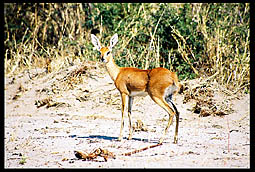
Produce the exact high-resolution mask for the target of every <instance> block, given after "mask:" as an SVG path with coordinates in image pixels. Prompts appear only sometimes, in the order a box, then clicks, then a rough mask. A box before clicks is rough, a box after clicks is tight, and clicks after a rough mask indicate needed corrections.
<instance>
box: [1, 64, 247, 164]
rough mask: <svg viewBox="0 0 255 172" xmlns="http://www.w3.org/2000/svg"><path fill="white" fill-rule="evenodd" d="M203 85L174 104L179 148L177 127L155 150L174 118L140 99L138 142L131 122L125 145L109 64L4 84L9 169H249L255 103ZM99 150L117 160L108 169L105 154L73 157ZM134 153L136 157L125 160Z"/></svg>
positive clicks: (192, 85)
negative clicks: (131, 131)
mask: <svg viewBox="0 0 255 172" xmlns="http://www.w3.org/2000/svg"><path fill="white" fill-rule="evenodd" d="M202 81H203V80H202V79H197V80H192V81H187V82H186V84H187V88H186V92H185V90H184V93H183V94H179V95H177V96H176V98H175V99H176V100H175V102H176V106H177V108H178V110H179V111H180V125H179V127H180V128H179V140H178V144H173V136H174V129H175V127H174V126H173V125H175V122H173V125H172V126H171V127H170V129H169V132H168V134H167V136H166V139H165V140H164V142H163V144H162V145H160V146H157V147H153V146H152V145H156V144H157V142H158V140H159V138H160V137H161V135H162V133H163V130H164V128H165V126H166V125H167V121H168V115H167V113H166V112H165V111H164V110H163V109H161V108H160V107H159V106H158V105H156V104H155V103H154V102H153V101H152V100H151V99H150V97H148V96H147V97H137V98H135V99H134V106H133V111H132V119H133V129H134V134H133V139H132V140H127V136H128V118H127V115H126V116H125V126H124V130H123V131H124V132H123V135H124V139H123V141H121V142H118V141H117V137H118V135H119V128H120V120H121V112H120V107H121V101H120V96H119V93H118V91H117V90H116V89H115V87H114V84H113V81H111V79H110V77H109V76H108V74H107V73H106V71H105V69H104V68H103V66H102V64H99V63H95V62H85V63H83V64H76V65H73V66H70V67H68V68H65V69H62V70H60V71H58V72H52V73H46V71H45V70H43V69H31V70H29V71H24V72H23V73H20V74H19V75H16V76H5V122H4V123H5V137H4V144H5V153H4V157H5V168H27V167H33V168H36V167H38V168H48V167H50V168H74V167H103V168H108V167H117V168H123V167H141V168H150V167H159V168H160V167H163V168H166V167H242V168H249V167H250V95H248V94H246V95H238V96H234V97H233V96H230V95H227V94H225V93H224V92H222V89H219V86H217V85H216V84H215V85H214V84H212V85H208V84H205V85H203V84H201V83H203V82H202ZM199 108H200V109H199ZM203 110H204V111H205V112H206V113H204V114H203ZM216 112H222V113H224V115H219V114H217V113H216ZM205 114H206V115H205ZM150 147H153V148H150ZM98 148H100V150H107V151H109V152H111V153H113V154H114V155H115V158H107V161H105V159H104V156H105V155H106V154H98V155H102V156H97V161H89V160H86V161H84V160H82V159H79V158H77V157H76V156H75V152H74V151H80V152H84V153H86V152H87V153H93V151H94V150H97V149H98ZM146 148H148V149H146ZM136 150H144V151H136ZM128 152H135V153H134V154H131V155H130V156H125V155H124V154H125V153H128ZM109 155H110V154H109ZM100 158H101V159H100Z"/></svg>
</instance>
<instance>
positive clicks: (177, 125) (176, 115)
mask: <svg viewBox="0 0 255 172" xmlns="http://www.w3.org/2000/svg"><path fill="white" fill-rule="evenodd" d="M170 103H171V104H172V105H173V108H174V110H175V117H176V127H175V135H174V143H175V144H176V143H177V141H178V128H179V116H180V113H179V112H178V110H177V108H176V106H175V105H174V103H173V102H172V101H170Z"/></svg>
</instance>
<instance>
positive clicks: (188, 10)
mask: <svg viewBox="0 0 255 172" xmlns="http://www.w3.org/2000/svg"><path fill="white" fill-rule="evenodd" d="M4 22H5V25H4V55H5V58H4V59H5V60H4V61H5V73H6V74H8V75H12V74H16V73H19V72H20V71H22V70H25V69H30V68H34V67H43V68H45V69H47V72H52V71H57V70H60V69H61V68H63V67H66V66H69V65H72V64H73V61H74V60H76V59H79V60H80V61H86V60H93V61H96V60H98V59H99V58H98V57H99V54H98V52H96V51H95V50H93V47H92V44H91V42H90V34H91V32H93V33H95V34H97V36H98V37H99V38H100V39H101V42H102V44H104V45H108V43H109V39H110V37H111V36H112V35H113V34H114V33H118V35H119V42H118V44H117V45H116V47H115V49H114V50H113V51H114V54H115V60H116V62H117V64H118V65H120V66H134V67H138V68H141V69H149V68H154V67H159V66H161V67H166V68H168V69H170V70H173V71H176V72H177V73H178V75H179V78H180V79H184V80H186V79H192V78H195V77H199V76H213V77H212V78H213V79H214V80H216V81H217V82H218V83H220V84H222V85H225V86H226V87H227V88H229V90H230V91H231V92H233V93H235V92H238V91H246V92H247V91H248V90H249V88H250V64H249V63H250V48H249V44H250V30H249V29H250V28H249V23H250V5H249V4H231V3H228V4H224V3H221V4H208V3H207V4H200V3H198V4H157V3H153V4H149V3H146V4H143V3H141V4H140V3H139V4H130V3H125V4H121V3H118V4H101V3H99V4H97V3H95V4H92V3H84V4H76V3H68V4H59V3H56V4H52V3H46V4H42V3H40V4H28V3H23V4H7V3H5V4H4Z"/></svg>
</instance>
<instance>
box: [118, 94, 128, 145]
mask: <svg viewBox="0 0 255 172" xmlns="http://www.w3.org/2000/svg"><path fill="white" fill-rule="evenodd" d="M126 99H127V95H126V94H121V100H122V106H121V125H120V135H119V138H118V141H121V140H122V130H123V127H124V111H125V107H126Z"/></svg>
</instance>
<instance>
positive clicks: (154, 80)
mask: <svg viewBox="0 0 255 172" xmlns="http://www.w3.org/2000/svg"><path fill="white" fill-rule="evenodd" d="M117 39H118V38H117V36H116V35H114V36H113V37H112V38H111V47H110V48H108V47H103V48H101V45H100V42H99V40H98V39H97V38H96V37H95V36H94V35H92V43H93V44H94V46H96V47H97V49H98V50H99V51H100V53H101V57H102V60H103V62H105V66H106V69H107V71H108V73H109V75H110V77H111V78H112V80H113V81H114V84H115V86H116V88H117V89H118V90H119V92H120V94H121V99H122V110H121V111H122V120H121V128H120V136H119V138H118V140H121V139H122V129H123V126H124V110H125V107H126V100H127V99H128V117H129V137H128V138H129V139H131V138H132V123H131V108H132V102H133V97H134V96H137V95H142V93H148V94H149V96H150V97H151V98H152V100H154V102H155V103H157V104H158V105H159V106H161V107H162V108H163V109H165V110H166V111H167V112H168V114H169V121H168V124H167V127H166V128H165V131H164V134H163V136H162V138H161V139H160V141H159V143H162V142H163V139H164V136H165V134H166V132H167V130H168V128H169V126H170V124H171V123H172V120H173V116H174V115H175V116H176V130H175V137H174V143H177V137H178V125H179V112H178V111H177V109H176V107H175V105H174V104H173V102H172V100H171V97H172V95H174V94H176V93H177V92H178V91H179V89H180V87H181V84H180V83H179V82H178V77H177V75H176V73H175V72H170V71H169V70H168V69H165V68H161V67H159V68H154V69H151V70H142V69H138V68H133V67H119V66H117V65H116V63H115V62H114V59H113V57H112V53H111V48H112V47H113V46H114V45H115V44H116V42H117ZM169 97H170V98H169Z"/></svg>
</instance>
